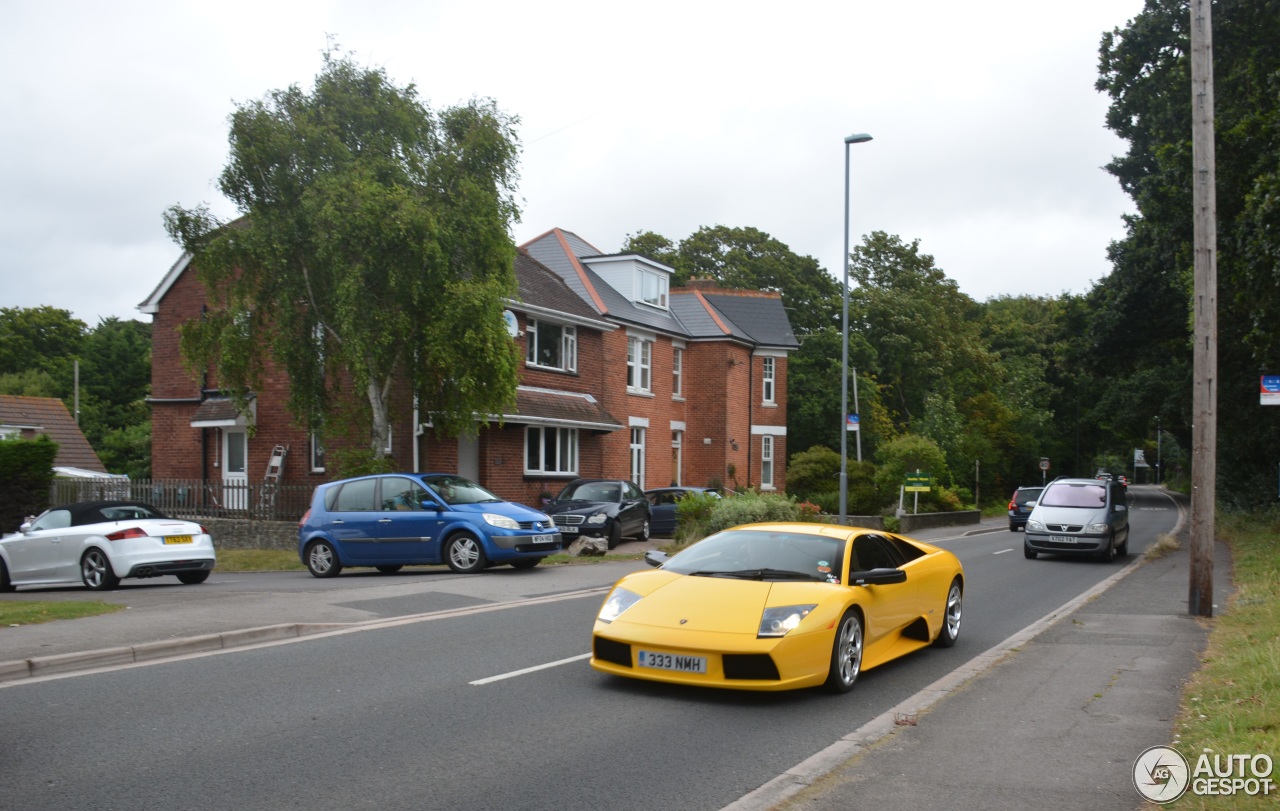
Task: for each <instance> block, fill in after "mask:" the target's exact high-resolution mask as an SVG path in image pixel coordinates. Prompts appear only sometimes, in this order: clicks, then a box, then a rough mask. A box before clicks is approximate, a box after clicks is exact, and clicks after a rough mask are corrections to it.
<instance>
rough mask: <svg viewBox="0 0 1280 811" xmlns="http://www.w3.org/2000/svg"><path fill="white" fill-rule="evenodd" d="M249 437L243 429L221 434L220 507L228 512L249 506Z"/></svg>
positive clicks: (230, 430) (229, 430)
mask: <svg viewBox="0 0 1280 811" xmlns="http://www.w3.org/2000/svg"><path fill="white" fill-rule="evenodd" d="M248 461H249V437H248V434H247V433H246V432H245V430H244V429H243V428H229V429H227V430H225V431H223V432H222V492H223V498H222V505H223V506H224V507H226V508H227V509H229V510H243V509H245V508H247V507H248V506H249V498H248V496H249V467H248Z"/></svg>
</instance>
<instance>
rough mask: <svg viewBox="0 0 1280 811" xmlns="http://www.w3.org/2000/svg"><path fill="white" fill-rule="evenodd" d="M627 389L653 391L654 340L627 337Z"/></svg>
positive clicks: (642, 392)
mask: <svg viewBox="0 0 1280 811" xmlns="http://www.w3.org/2000/svg"><path fill="white" fill-rule="evenodd" d="M627 391H631V392H637V393H640V394H650V393H652V392H653V341H650V340H648V339H645V338H637V337H630V338H627Z"/></svg>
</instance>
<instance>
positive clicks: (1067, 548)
mask: <svg viewBox="0 0 1280 811" xmlns="http://www.w3.org/2000/svg"><path fill="white" fill-rule="evenodd" d="M1022 550H1023V553H1024V554H1025V555H1026V557H1027V559H1028V560H1035V559H1036V556H1037V555H1039V554H1040V553H1042V552H1044V553H1050V554H1055V555H1095V556H1097V557H1100V558H1102V559H1103V560H1112V559H1113V558H1115V556H1116V555H1127V554H1128V553H1129V503H1128V496H1127V495H1126V494H1125V490H1124V486H1123V485H1121V484H1120V482H1117V481H1102V480H1099V479H1054V480H1053V481H1051V482H1049V485H1048V486H1047V487H1045V489H1044V492H1043V493H1041V494H1040V500H1039V501H1037V502H1036V506H1035V509H1033V510H1032V511H1031V515H1029V516H1027V530H1026V537H1025V538H1024V539H1023V542H1022Z"/></svg>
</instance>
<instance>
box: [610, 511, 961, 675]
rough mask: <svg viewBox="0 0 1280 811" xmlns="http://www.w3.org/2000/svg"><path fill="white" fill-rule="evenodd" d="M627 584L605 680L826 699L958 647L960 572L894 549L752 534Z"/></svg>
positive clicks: (828, 530) (723, 535) (713, 539)
mask: <svg viewBox="0 0 1280 811" xmlns="http://www.w3.org/2000/svg"><path fill="white" fill-rule="evenodd" d="M646 560H647V561H648V562H649V563H650V564H651V565H653V566H655V567H657V568H656V569H654V570H652V571H642V572H635V573H633V574H629V575H627V576H626V577H623V578H622V579H621V580H619V581H618V582H617V583H616V584H614V587H613V589H612V590H611V591H610V592H609V595H608V596H607V597H606V598H605V601H604V605H603V606H601V608H600V613H599V614H598V615H597V617H596V622H595V629H594V631H593V632H592V648H591V650H592V653H591V666H592V667H593V668H595V669H596V670H599V671H601V672H604V673H611V674H613V675H617V676H626V677H629V678H636V679H652V680H655V681H665V682H674V683H678V684H691V685H704V686H709V687H726V688H731V689H735V690H792V689H796V688H800V687H813V686H818V685H823V686H825V687H826V688H827V689H828V690H831V691H832V692H837V693H843V692H846V691H848V690H849V689H850V688H852V687H853V683H854V681H855V680H857V678H858V674H859V673H860V672H861V671H862V670H865V669H868V668H872V667H875V666H876V665H879V664H883V663H885V662H887V661H889V660H891V659H895V658H897V657H899V656H902V655H903V654H906V653H909V652H911V651H913V650H917V649H918V648H923V647H925V646H926V645H929V644H933V645H936V646H938V647H950V646H951V645H953V644H955V641H956V637H957V636H958V635H959V633H960V616H961V613H962V612H961V609H962V606H963V596H964V569H963V567H962V566H961V565H960V561H959V560H958V559H957V558H956V556H955V555H953V554H951V553H950V552H948V551H946V550H945V549H940V548H938V547H936V546H932V545H930V544H927V543H923V542H921V541H915V540H912V539H910V538H906V537H903V536H900V535H894V534H891V533H888V532H880V531H876V530H870V529H861V528H857V527H840V526H836V525H829V524H808V523H774V524H747V525H744V526H739V527H733V528H732V529H727V530H724V531H723V532H718V533H716V534H714V535H711V536H708V537H707V538H704V539H703V540H701V541H699V542H697V543H696V544H694V545H693V546H690V547H689V548H687V549H685V550H683V551H681V552H679V553H678V554H676V555H673V556H671V557H668V556H667V555H665V554H664V553H662V552H656V551H655V552H650V553H649V554H648V555H647V556H646Z"/></svg>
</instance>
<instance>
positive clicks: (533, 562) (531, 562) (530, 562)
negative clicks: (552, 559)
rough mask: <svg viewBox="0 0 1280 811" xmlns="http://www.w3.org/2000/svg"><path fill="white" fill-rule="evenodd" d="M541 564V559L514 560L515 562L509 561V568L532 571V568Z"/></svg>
mask: <svg viewBox="0 0 1280 811" xmlns="http://www.w3.org/2000/svg"><path fill="white" fill-rule="evenodd" d="M541 562H542V558H516V559H515V560H513V561H511V568H513V569H532V568H533V567H534V566H537V565H538V564H539V563H541Z"/></svg>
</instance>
